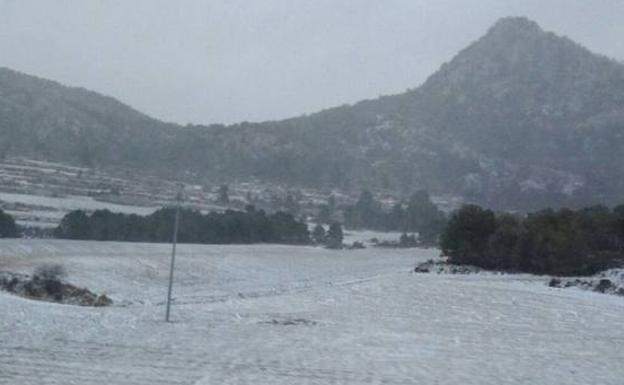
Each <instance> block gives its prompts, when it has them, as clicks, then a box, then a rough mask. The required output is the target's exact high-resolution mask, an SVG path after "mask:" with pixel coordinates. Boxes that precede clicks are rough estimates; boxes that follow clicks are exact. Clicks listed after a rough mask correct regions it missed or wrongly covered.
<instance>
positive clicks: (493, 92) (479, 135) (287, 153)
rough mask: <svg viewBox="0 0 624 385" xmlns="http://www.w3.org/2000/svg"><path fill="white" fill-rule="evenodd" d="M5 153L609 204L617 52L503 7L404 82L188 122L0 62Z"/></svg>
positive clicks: (616, 151) (160, 170) (618, 171)
mask: <svg viewBox="0 0 624 385" xmlns="http://www.w3.org/2000/svg"><path fill="white" fill-rule="evenodd" d="M267 92H270V91H267ZM17 155H20V156H26V157H30V158H36V159H45V160H52V161H58V162H64V163H69V164H76V165H86V166H92V167H100V168H106V169H111V168H112V169H123V168H132V169H138V170H144V171H145V172H150V173H156V174H161V175H166V176H171V175H173V174H174V173H175V172H176V170H180V169H181V170H184V171H187V173H186V174H185V175H186V177H190V178H198V179H200V180H213V181H215V180H219V181H228V180H235V179H238V180H241V179H248V178H250V177H255V178H257V179H260V180H264V181H278V182H283V183H288V184H293V185H305V186H311V187H318V188H340V189H344V190H353V191H357V190H359V189H360V188H370V189H387V190H392V191H396V192H400V193H405V194H407V193H409V192H411V191H414V190H416V189H427V190H429V191H431V192H432V193H434V194H451V195H458V196H463V197H464V198H466V199H467V200H471V201H475V202H478V203H481V204H485V205H488V206H491V207H495V208H505V209H533V208H537V207H545V206H560V205H585V204H591V203H614V202H616V201H617V200H618V199H621V197H622V196H623V193H624V167H623V165H622V159H624V65H622V64H620V63H617V62H616V61H614V60H611V59H608V58H606V57H603V56H600V55H596V54H593V53H591V52H589V51H588V50H586V49H585V48H583V47H581V46H579V45H577V44H575V43H574V42H572V41H570V40H569V39H567V38H563V37H559V36H557V35H555V34H552V33H549V32H545V31H543V30H542V29H541V28H540V27H539V26H538V25H537V24H536V23H534V22H532V21H530V20H528V19H524V18H505V19H502V20H500V21H499V22H498V23H496V25H494V26H493V27H492V28H491V29H490V30H489V31H488V32H487V34H486V35H485V36H484V37H482V38H481V39H479V40H478V41H476V42H475V43H473V44H471V45H470V46H469V47H467V48H466V49H464V50H463V51H461V52H460V53H459V54H458V55H457V56H456V57H455V58H453V59H452V60H451V61H450V62H449V63H447V64H444V65H443V66H442V67H441V69H440V70H439V71H438V72H436V73H435V74H433V75H432V76H431V77H430V78H429V79H428V80H427V81H426V82H425V83H424V84H423V85H422V86H420V87H418V88H416V89H413V90H410V91H408V92H406V93H404V94H400V95H393V96H386V97H381V98H378V99H375V100H368V101H363V102H360V103H357V104H355V105H353V106H341V107H337V108H333V109H329V110H325V111H321V112H319V113H316V114H312V115H308V116H302V117H297V118H293V119H288V120H284V121H277V122H264V123H243V124H238V125H232V126H222V125H212V126H186V127H182V126H178V125H174V124H167V123H163V122H161V121H158V120H156V119H152V118H150V117H148V116H145V115H143V114H141V113H139V112H137V111H135V110H133V109H132V108H130V107H128V106H126V105H124V104H122V103H120V102H118V101H116V100H114V99H112V98H108V97H104V96H101V95H99V94H97V93H94V92H90V91H87V90H84V89H77V88H67V87H64V86H62V85H60V84H58V83H55V82H51V81H47V80H43V79H38V78H34V77H31V76H27V75H24V74H20V73H17V72H14V71H11V70H9V69H0V156H17Z"/></svg>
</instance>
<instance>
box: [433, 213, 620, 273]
mask: <svg viewBox="0 0 624 385" xmlns="http://www.w3.org/2000/svg"><path fill="white" fill-rule="evenodd" d="M441 248H442V252H443V254H445V255H446V256H448V257H449V262H450V263H453V264H471V265H476V266H480V267H482V268H486V269H495V270H503V271H517V272H528V273H535V274H552V275H591V274H595V273H597V272H599V271H601V270H605V269H608V268H612V267H617V266H622V264H623V263H624V205H622V206H618V207H616V208H615V209H613V210H611V209H609V208H607V207H605V206H594V207H588V208H584V209H579V210H570V209H561V210H552V209H548V210H542V211H539V212H535V213H532V214H529V215H527V216H526V217H518V216H512V215H509V214H500V215H496V214H495V213H494V212H492V211H490V210H486V209H483V208H481V207H479V206H475V205H467V206H464V207H463V208H462V209H460V210H459V211H457V212H456V213H455V214H453V216H452V217H451V219H450V220H449V223H448V226H447V227H446V229H445V231H444V233H443V234H442V237H441Z"/></svg>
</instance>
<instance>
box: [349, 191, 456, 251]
mask: <svg viewBox="0 0 624 385" xmlns="http://www.w3.org/2000/svg"><path fill="white" fill-rule="evenodd" d="M445 224H446V217H445V215H444V213H443V212H442V211H441V210H440V209H438V207H437V206H436V205H435V204H434V203H433V202H432V201H431V198H430V196H429V194H428V193H427V192H426V191H418V192H416V193H414V194H413V195H412V196H411V197H410V199H409V200H408V201H407V202H406V203H397V204H395V205H394V206H393V208H392V210H390V211H389V212H386V211H384V210H383V209H382V206H381V203H380V202H378V201H376V200H375V198H374V197H373V194H371V193H370V192H369V191H363V192H362V194H361V195H360V198H359V199H358V201H357V203H356V204H355V205H353V206H349V207H347V208H346V209H345V226H346V227H347V228H351V229H370V230H381V231H401V232H411V233H413V232H417V233H419V234H420V240H421V241H423V242H425V243H436V242H437V239H438V237H439V235H440V233H441V232H442V230H443V229H444V226H445Z"/></svg>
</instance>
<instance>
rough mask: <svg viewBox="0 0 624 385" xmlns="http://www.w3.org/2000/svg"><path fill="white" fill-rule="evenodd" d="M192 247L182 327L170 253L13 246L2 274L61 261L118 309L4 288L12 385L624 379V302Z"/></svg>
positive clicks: (380, 258)
mask: <svg viewBox="0 0 624 385" xmlns="http://www.w3.org/2000/svg"><path fill="white" fill-rule="evenodd" d="M179 251H180V252H179V254H178V261H177V262H178V264H177V275H176V286H175V288H174V296H175V298H176V305H175V306H174V308H173V318H174V320H175V322H174V323H171V324H166V323H164V322H163V318H164V311H165V308H164V306H163V300H164V298H165V294H166V277H167V266H168V260H169V252H170V249H169V247H168V246H167V245H154V244H149V245H146V244H122V243H98V242H71V241H43V240H9V241H7V240H3V241H0V270H12V271H22V272H29V271H31V270H32V269H33V267H34V266H36V265H38V264H40V263H42V262H51V261H54V262H61V263H63V264H64V265H65V266H66V267H67V269H68V270H69V278H70V281H72V282H74V283H77V284H80V285H85V286H88V287H89V288H90V289H92V290H94V291H97V292H106V293H107V294H109V295H110V296H111V297H112V298H113V299H114V300H115V301H116V304H117V305H115V306H113V307H109V308H78V307H70V306H65V305H57V304H51V303H42V302H35V301H30V300H26V299H22V298H18V297H14V296H12V295H9V294H6V293H3V292H0V384H16V385H21V384H38V385H39V384H146V385H147V384H197V385H202V384H259V385H264V384H267V385H281V384H440V385H442V384H449V385H450V384H479V385H482V384H492V385H499V384H531V385H534V384H544V385H546V384H548V385H554V384H561V385H563V384H565V385H573V384H583V385H585V384H590V383H594V384H603V385H608V384H614V385H615V384H617V385H621V384H622V383H623V380H622V379H623V378H624V366H623V365H622V362H623V360H624V349H622V344H623V343H624V328H622V322H623V320H624V300H623V299H622V298H621V297H617V296H609V295H601V294H595V293H591V292H585V291H581V290H560V289H552V288H549V287H547V286H546V285H545V281H546V279H545V278H534V277H530V276H504V275H468V276H451V275H428V274H414V273H411V272H410V270H411V269H412V267H413V266H414V265H415V264H416V263H417V262H418V261H424V260H426V259H428V258H431V257H434V256H435V255H436V254H437V253H436V251H435V250H417V249H407V250H402V249H396V250H390V249H383V250H380V249H372V248H369V249H366V250H354V251H346V250H345V251H330V250H325V249H321V248H312V247H290V246H271V245H265V246H198V245H182V246H180V248H179ZM292 320H301V321H297V322H295V325H284V323H289V322H288V321H292ZM297 323H298V324H297Z"/></svg>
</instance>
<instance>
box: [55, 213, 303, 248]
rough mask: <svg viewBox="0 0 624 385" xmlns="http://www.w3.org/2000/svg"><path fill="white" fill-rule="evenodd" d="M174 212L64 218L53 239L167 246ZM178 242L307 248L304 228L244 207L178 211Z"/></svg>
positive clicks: (285, 217)
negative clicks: (153, 243) (240, 208)
mask: <svg viewBox="0 0 624 385" xmlns="http://www.w3.org/2000/svg"><path fill="white" fill-rule="evenodd" d="M174 217H175V209H173V208H163V209H161V210H158V211H156V212H154V213H153V214H150V215H147V216H139V215H135V214H130V215H128V214H119V213H112V212H110V211H108V210H97V211H95V212H94V213H93V214H91V215H89V214H87V213H85V212H84V211H80V210H77V211H72V212H70V213H68V214H67V215H66V216H65V217H64V218H63V220H62V221H61V223H60V225H59V226H58V227H57V228H56V230H55V237H57V238H64V239H83V240H99V241H131V242H170V241H171V239H172V233H173V222H174ZM178 241H179V242H181V243H206V244H250V243H284V244H308V243H310V236H309V232H308V229H307V226H306V225H305V224H304V223H301V222H298V221H297V220H295V219H294V218H293V216H292V215H290V214H287V213H283V212H278V213H275V214H271V215H267V214H266V213H265V212H264V211H263V210H256V209H255V208H254V207H253V206H248V207H247V209H246V211H233V210H227V211H225V212H223V213H217V212H211V213H209V214H202V213H200V212H199V211H196V210H190V209H182V210H181V212H180V227H179V231H178Z"/></svg>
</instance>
